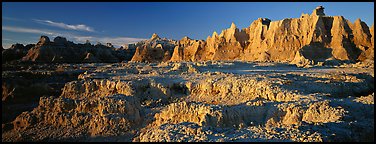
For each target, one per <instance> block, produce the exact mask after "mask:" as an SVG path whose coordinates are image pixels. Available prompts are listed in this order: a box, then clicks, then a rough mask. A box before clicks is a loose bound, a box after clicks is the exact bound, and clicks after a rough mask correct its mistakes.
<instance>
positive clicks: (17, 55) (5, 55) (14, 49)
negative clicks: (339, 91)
mask: <svg viewBox="0 0 376 144" xmlns="http://www.w3.org/2000/svg"><path fill="white" fill-rule="evenodd" d="M32 47H34V44H28V45H26V46H24V45H23V44H13V45H12V46H11V47H10V48H8V49H3V50H2V51H1V56H2V58H1V60H2V63H5V62H9V61H13V60H19V59H21V58H22V57H23V56H25V55H26V54H27V52H28V50H29V49H31V48H32Z"/></svg>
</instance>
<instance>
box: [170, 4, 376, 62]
mask: <svg viewBox="0 0 376 144" xmlns="http://www.w3.org/2000/svg"><path fill="white" fill-rule="evenodd" d="M372 36H373V28H371V29H369V27H368V26H367V25H366V24H365V23H364V22H362V21H361V20H360V19H357V20H356V21H355V22H354V24H353V23H351V22H350V21H348V20H346V19H345V18H344V17H343V16H326V15H325V13H324V8H323V7H322V6H319V7H317V8H316V9H314V10H313V12H312V14H311V15H308V14H302V15H301V17H300V18H288V19H283V20H279V21H271V20H269V19H267V18H259V19H257V20H255V21H254V22H252V24H251V25H250V26H249V27H248V28H245V29H242V30H241V31H239V30H238V29H237V28H236V26H235V24H232V25H231V27H230V28H229V29H226V30H224V31H222V33H221V34H220V35H218V34H217V33H216V32H214V33H213V35H212V36H209V37H208V38H207V39H206V41H203V42H194V40H189V42H188V44H185V45H180V46H179V47H176V48H175V51H174V53H173V55H172V59H171V61H179V60H185V61H194V60H196V61H201V60H237V59H240V60H246V61H276V62H291V61H293V62H294V63H299V62H298V60H299V59H297V58H299V57H303V58H304V59H307V60H309V61H312V60H313V61H314V62H322V61H326V60H340V61H343V60H350V61H357V60H361V61H363V60H365V59H371V60H372V59H373V55H372V54H371V53H373V49H374V48H373V45H374V44H373V41H372V40H373V37H372ZM186 41H187V40H186V39H184V38H183V39H182V40H181V41H179V42H180V43H186ZM196 43H200V44H201V45H200V44H196ZM187 56H188V57H187ZM294 59H295V60H294Z"/></svg>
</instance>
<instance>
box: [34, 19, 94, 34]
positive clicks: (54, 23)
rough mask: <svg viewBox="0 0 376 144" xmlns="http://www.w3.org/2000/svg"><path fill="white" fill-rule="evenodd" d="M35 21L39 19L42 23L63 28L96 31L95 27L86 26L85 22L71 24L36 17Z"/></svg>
mask: <svg viewBox="0 0 376 144" xmlns="http://www.w3.org/2000/svg"><path fill="white" fill-rule="evenodd" d="M34 21H37V22H39V23H42V24H46V25H50V26H54V27H59V28H63V29H70V30H80V31H88V32H94V29H93V28H91V27H89V26H86V25H84V24H78V25H70V24H65V23H61V22H53V21H50V20H39V19H34Z"/></svg>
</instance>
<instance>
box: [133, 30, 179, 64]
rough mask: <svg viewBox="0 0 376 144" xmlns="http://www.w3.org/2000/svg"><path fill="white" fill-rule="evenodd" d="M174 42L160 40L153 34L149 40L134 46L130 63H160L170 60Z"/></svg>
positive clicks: (164, 39)
mask: <svg viewBox="0 0 376 144" xmlns="http://www.w3.org/2000/svg"><path fill="white" fill-rule="evenodd" d="M176 43H177V42H176V41H174V40H168V39H166V38H163V39H162V38H160V37H159V36H158V35H157V34H156V33H154V34H153V35H152V36H151V38H150V39H149V40H145V41H141V42H138V43H136V44H135V47H136V52H135V54H134V55H133V57H132V60H131V61H137V62H162V61H168V60H170V59H171V55H172V52H173V49H174V47H175V45H176Z"/></svg>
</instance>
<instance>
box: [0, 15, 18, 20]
mask: <svg viewBox="0 0 376 144" xmlns="http://www.w3.org/2000/svg"><path fill="white" fill-rule="evenodd" d="M2 19H3V20H11V21H22V20H21V19H18V18H12V17H6V16H3V17H2Z"/></svg>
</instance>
